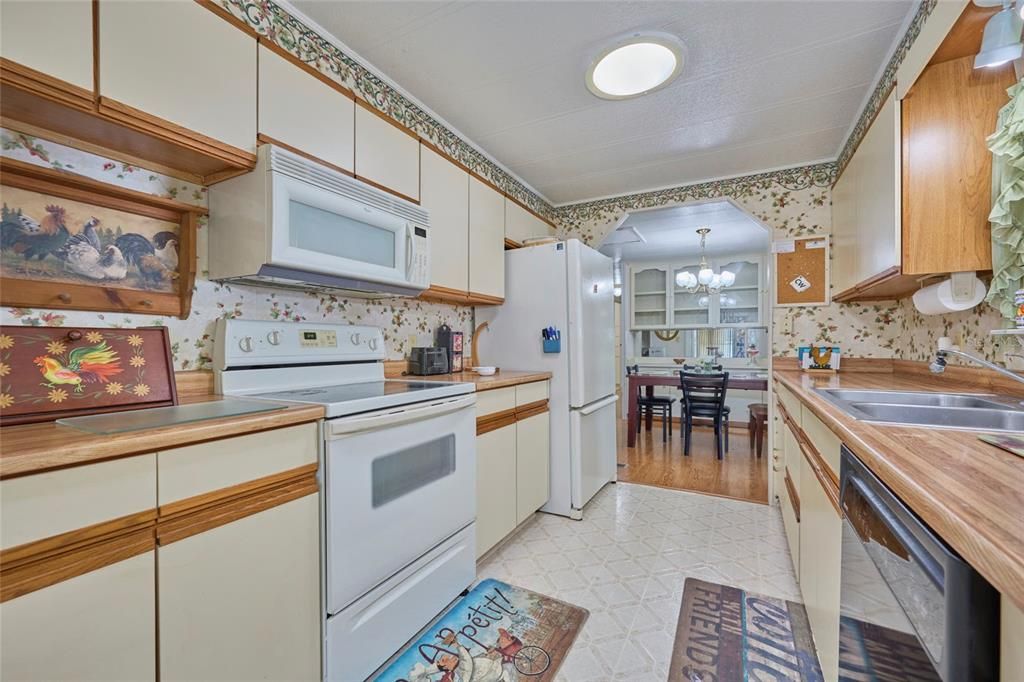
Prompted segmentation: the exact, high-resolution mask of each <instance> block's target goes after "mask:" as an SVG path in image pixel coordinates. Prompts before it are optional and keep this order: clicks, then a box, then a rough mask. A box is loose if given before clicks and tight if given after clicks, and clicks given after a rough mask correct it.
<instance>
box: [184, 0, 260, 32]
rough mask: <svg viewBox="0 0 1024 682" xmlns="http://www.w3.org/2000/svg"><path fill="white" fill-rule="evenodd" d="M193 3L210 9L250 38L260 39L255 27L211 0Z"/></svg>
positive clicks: (196, 0)
mask: <svg viewBox="0 0 1024 682" xmlns="http://www.w3.org/2000/svg"><path fill="white" fill-rule="evenodd" d="M195 3H196V4H197V5H199V6H200V7H203V8H205V9H208V10H210V11H211V12H213V13H214V14H216V15H217V16H218V17H220V18H221V19H223V20H224V21H226V22H228V23H229V24H231V25H232V26H234V27H235V28H237V29H238V30H239V31H241V32H242V33H244V34H246V35H247V36H249V37H250V38H256V39H260V34H259V33H257V32H256V29H254V28H253V27H252V26H250V25H249V24H247V23H245V22H244V21H242V20H241V19H239V18H238V17H236V16H235V15H234V14H232V13H231V12H229V11H227V10H226V9H224V8H223V7H221V6H220V5H218V4H216V3H215V2H213V1H212V0H195Z"/></svg>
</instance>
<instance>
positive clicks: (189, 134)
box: [97, 95, 256, 170]
mask: <svg viewBox="0 0 1024 682" xmlns="http://www.w3.org/2000/svg"><path fill="white" fill-rule="evenodd" d="M97 110H98V111H99V113H100V114H102V115H103V116H104V117H106V118H108V119H110V120H112V121H115V122H116V123H119V124H121V125H123V126H124V127H126V128H131V129H132V130H136V131H139V132H141V133H145V134H148V135H152V136H154V137H158V138H161V139H164V140H168V141H171V142H173V143H175V144H177V145H179V146H181V147H184V148H186V149H191V150H194V151H199V152H203V153H205V154H207V155H210V156H215V157H217V158H219V159H222V160H223V161H224V162H225V163H228V164H230V165H233V166H235V167H239V168H245V169H246V170H251V169H252V168H254V167H255V165H256V155H255V154H253V153H252V152H247V151H245V150H244V149H239V148H238V147H235V146H232V145H229V144H227V143H224V142H221V141H220V140H216V139H214V138H212V137H209V136H207V135H203V134H202V133H197V132H195V131H194V130H189V129H188V128H185V127H184V126H180V125H178V124H177V123H172V122H171V121H167V120H164V119H162V118H160V117H158V116H154V115H153V114H149V113H146V112H145V111H142V110H141V109H136V108H135V107H132V106H129V105H127V104H124V103H122V102H118V101H117V100H115V99H111V98H109V97H104V96H102V95H101V96H100V97H99V99H98V100H97Z"/></svg>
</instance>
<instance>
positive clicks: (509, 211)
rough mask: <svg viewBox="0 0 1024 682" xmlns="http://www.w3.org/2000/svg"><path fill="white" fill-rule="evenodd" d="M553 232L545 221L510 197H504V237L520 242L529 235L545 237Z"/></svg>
mask: <svg viewBox="0 0 1024 682" xmlns="http://www.w3.org/2000/svg"><path fill="white" fill-rule="evenodd" d="M554 233H555V230H554V228H553V227H552V226H551V224H550V223H548V222H547V221H545V220H543V219H541V218H539V217H538V216H537V215H535V214H534V213H533V212H532V211H529V210H527V209H525V208H523V206H522V205H520V204H519V203H518V202H516V201H514V200H512V199H508V198H506V199H505V238H506V239H509V240H511V241H514V242H516V243H517V244H522V243H523V242H524V241H525V240H527V239H529V238H530V237H547V236H551V235H553V234H554Z"/></svg>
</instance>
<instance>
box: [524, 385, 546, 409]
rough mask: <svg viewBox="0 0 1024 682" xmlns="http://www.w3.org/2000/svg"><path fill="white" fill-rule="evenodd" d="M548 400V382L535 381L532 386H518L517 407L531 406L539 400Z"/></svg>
mask: <svg viewBox="0 0 1024 682" xmlns="http://www.w3.org/2000/svg"><path fill="white" fill-rule="evenodd" d="M547 399H548V382H547V381H535V382H533V383H532V384H519V385H518V386H516V407H522V406H523V405H529V404H530V403H535V402H537V401H538V400H547Z"/></svg>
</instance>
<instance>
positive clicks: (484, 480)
mask: <svg viewBox="0 0 1024 682" xmlns="http://www.w3.org/2000/svg"><path fill="white" fill-rule="evenodd" d="M476 500H477V509H476V555H477V557H478V558H479V557H481V556H483V554H484V553H485V552H486V551H487V550H489V549H490V548H491V547H494V546H495V545H496V544H498V543H499V542H500V541H501V540H502V539H503V538H504V537H505V536H506V535H508V534H509V533H511V532H512V531H513V530H514V529H515V527H516V425H515V424H509V425H508V426H504V427H502V428H500V429H495V430H494V431H488V432H487V433H484V434H481V435H479V436H477V437H476Z"/></svg>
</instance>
